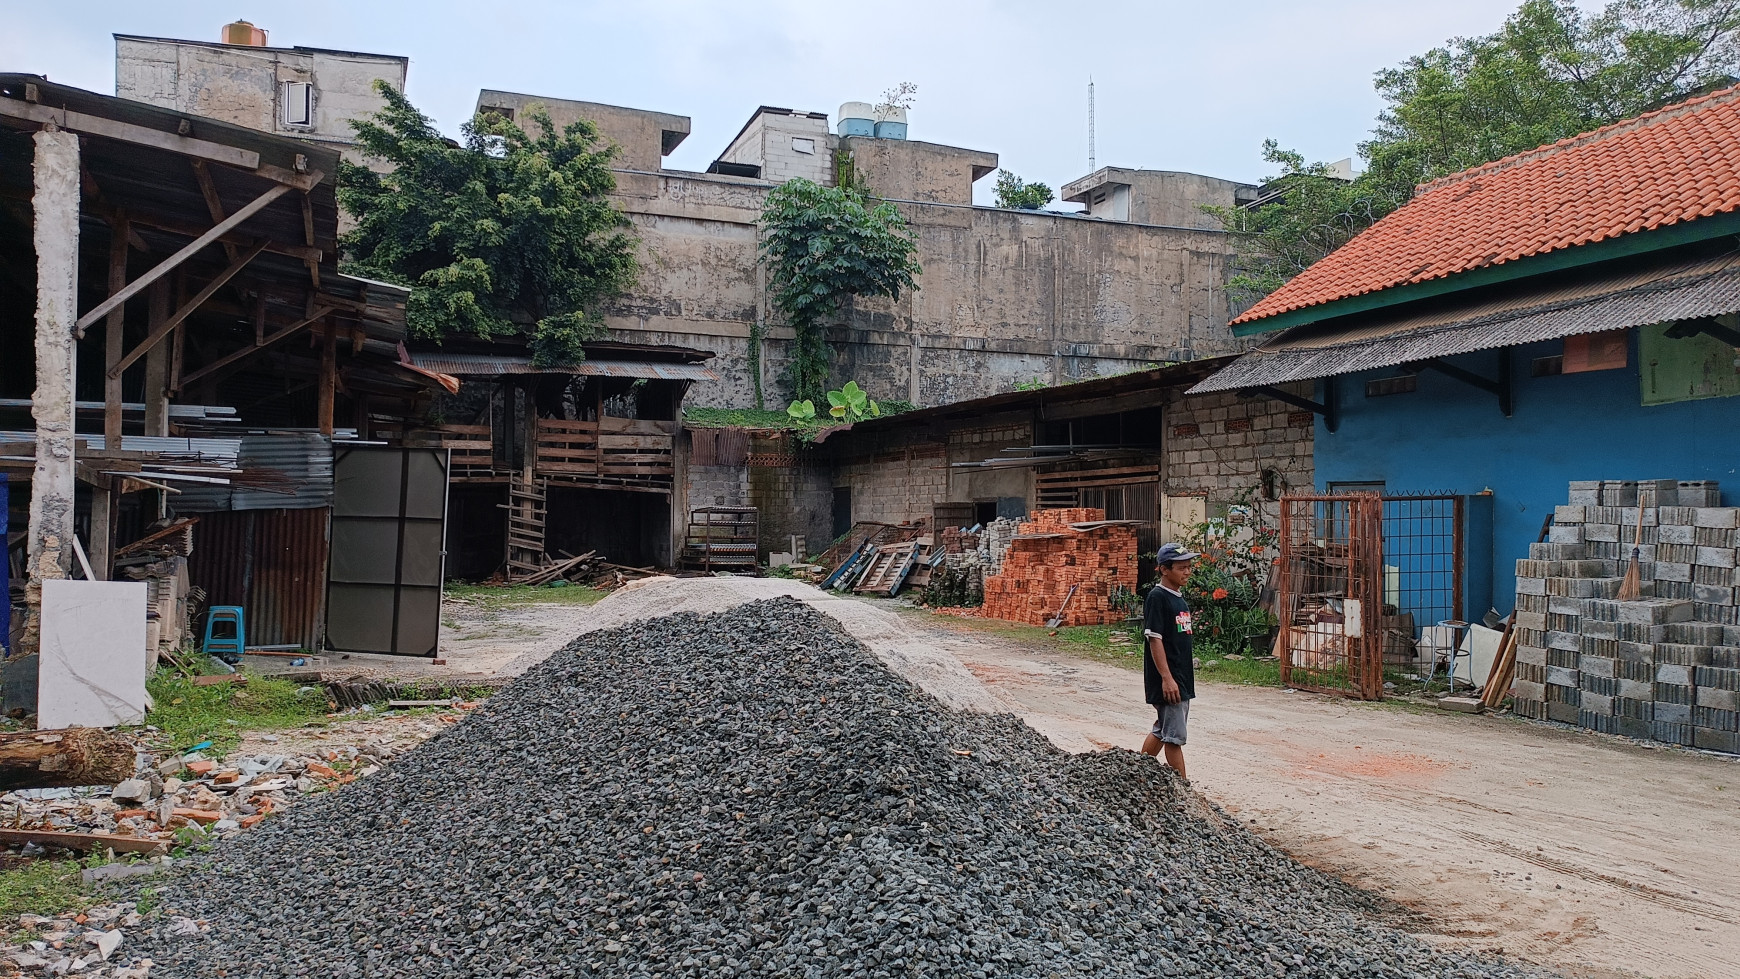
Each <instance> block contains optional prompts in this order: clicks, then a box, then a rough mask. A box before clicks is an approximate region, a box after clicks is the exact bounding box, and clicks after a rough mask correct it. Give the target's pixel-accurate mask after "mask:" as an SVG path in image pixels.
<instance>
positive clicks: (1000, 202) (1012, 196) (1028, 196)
mask: <svg viewBox="0 0 1740 979" xmlns="http://www.w3.org/2000/svg"><path fill="white" fill-rule="evenodd" d="M1051 201H1052V193H1051V188H1050V187H1047V186H1045V185H1044V184H1038V183H1034V184H1030V183H1028V182H1026V181H1024V180H1022V179H1021V178H1020V177H1017V176H1015V175H1014V174H1012V173H1010V172H1009V171H1007V170H998V171H997V206H998V207H1007V208H1012V209H1014V210H1017V211H1037V210H1039V209H1040V208H1042V207H1044V206H1045V205H1047V204H1050V203H1051Z"/></svg>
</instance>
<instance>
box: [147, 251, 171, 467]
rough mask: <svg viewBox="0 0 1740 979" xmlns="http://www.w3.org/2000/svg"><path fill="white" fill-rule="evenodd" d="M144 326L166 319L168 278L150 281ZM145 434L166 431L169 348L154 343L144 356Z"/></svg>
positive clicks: (161, 322) (167, 428)
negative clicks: (147, 314)
mask: <svg viewBox="0 0 1740 979" xmlns="http://www.w3.org/2000/svg"><path fill="white" fill-rule="evenodd" d="M149 295H150V304H149V319H148V320H147V321H146V323H147V326H148V327H149V328H150V329H152V330H155V329H157V328H158V327H159V326H161V325H163V323H165V322H167V321H168V319H169V280H168V279H158V280H157V281H156V282H153V283H151V292H150V294H149ZM145 434H146V435H156V436H164V435H168V434H169V348H168V347H165V346H163V345H162V344H158V345H157V346H155V347H152V348H151V352H150V353H148V354H146V355H145Z"/></svg>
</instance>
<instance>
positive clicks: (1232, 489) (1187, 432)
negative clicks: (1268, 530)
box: [1164, 383, 1317, 505]
mask: <svg viewBox="0 0 1740 979" xmlns="http://www.w3.org/2000/svg"><path fill="white" fill-rule="evenodd" d="M1286 390H1288V391H1290V392H1292V393H1297V394H1299V395H1301V396H1302V397H1307V398H1309V397H1311V396H1312V390H1311V385H1310V384H1309V383H1304V384H1298V385H1291V386H1288V387H1287V388H1286ZM1316 430H1317V420H1316V416H1314V415H1312V414H1311V413H1310V412H1308V411H1301V410H1299V409H1297V408H1294V407H1293V406H1292V405H1289V404H1286V403H1284V402H1281V401H1276V400H1273V399H1271V398H1248V399H1247V398H1240V397H1239V396H1238V395H1237V394H1236V393H1233V392H1230V391H1229V392H1225V393H1220V394H1197V395H1185V396H1184V397H1183V398H1182V399H1181V400H1179V401H1176V402H1174V403H1173V404H1171V405H1170V406H1169V409H1168V412H1167V419H1166V469H1165V475H1164V479H1165V481H1166V482H1165V485H1166V493H1167V495H1169V496H1200V495H1206V496H1207V497H1208V498H1209V503H1210V504H1211V505H1212V504H1214V503H1219V502H1225V501H1227V500H1229V499H1232V498H1233V497H1235V496H1237V495H1238V493H1239V491H1240V490H1243V489H1248V488H1250V487H1253V486H1259V485H1260V484H1261V483H1262V481H1263V473H1264V471H1265V470H1272V471H1273V473H1274V474H1275V477H1276V479H1275V486H1274V490H1275V493H1276V495H1280V494H1281V493H1283V492H1286V491H1288V490H1291V491H1293V492H1295V493H1309V492H1311V490H1312V488H1313V485H1314V484H1313V480H1314V478H1315V475H1316V471H1315V467H1314V466H1313V464H1312V455H1311V454H1312V446H1313V444H1314V442H1315V440H1316Z"/></svg>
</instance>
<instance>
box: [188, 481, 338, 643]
mask: <svg viewBox="0 0 1740 979" xmlns="http://www.w3.org/2000/svg"><path fill="white" fill-rule="evenodd" d="M331 513H332V511H331V510H330V509H329V508H327V507H321V508H318V509H310V510H237V511H225V512H219V513H209V514H205V515H203V516H201V517H200V521H199V524H198V526H197V527H195V528H194V543H193V553H192V554H191V555H190V556H189V557H188V577H189V580H191V581H192V583H193V584H195V585H198V586H199V587H200V588H203V589H204V590H205V593H206V599H205V605H206V607H208V608H209V607H211V606H213V605H239V606H241V607H242V609H243V617H244V619H245V620H246V625H247V641H248V644H249V645H253V646H276V645H291V644H294V645H297V646H301V647H303V648H306V649H310V650H312V649H318V648H320V644H321V639H322V633H323V629H324V624H325V619H326V614H325V613H326V564H327V551H328V549H329V538H328V533H327V526H328V522H329V518H330V516H331Z"/></svg>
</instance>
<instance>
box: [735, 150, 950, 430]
mask: <svg viewBox="0 0 1740 979" xmlns="http://www.w3.org/2000/svg"><path fill="white" fill-rule="evenodd" d="M761 230H762V240H761V253H762V255H763V256H764V257H765V258H766V260H767V264H768V269H769V272H770V274H771V279H772V283H771V285H772V294H773V305H774V307H775V308H776V309H778V310H779V312H780V313H781V315H783V316H784V317H785V320H786V322H787V323H788V324H790V325H791V327H792V328H793V329H794V330H796V331H797V335H796V337H795V339H794V340H793V342H792V350H791V357H790V360H789V362H788V365H787V368H786V380H787V382H788V384H789V386H790V388H791V396H792V398H793V399H794V400H810V401H815V400H820V399H821V397H822V396H823V394H824V392H825V391H826V388H827V382H828V374H829V371H830V370H831V369H832V367H833V351H832V349H831V347H830V346H829V344H828V340H827V336H826V335H825V332H824V330H825V326H826V323H825V321H826V320H827V318H828V317H831V316H833V315H834V314H835V313H837V312H839V310H840V307H841V306H842V305H844V304H845V302H846V301H847V300H848V299H849V298H850V297H852V296H887V297H889V298H891V299H898V298H900V292H901V290H903V289H916V288H917V283H916V281H915V280H916V278H917V276H918V275H919V273H920V271H921V270H920V268H919V264H918V259H917V257H916V252H917V250H918V245H917V243H916V242H915V241H914V240H913V236H912V233H911V232H910V231H909V230H908V229H907V226H906V220H905V219H904V218H902V217H901V216H900V211H898V210H897V209H896V208H895V207H894V205H893V204H890V203H888V202H887V201H883V200H877V199H876V198H874V197H872V196H871V195H870V194H869V193H868V192H867V191H866V190H864V189H863V188H862V187H861V186H858V185H857V184H856V183H846V184H844V185H841V186H836V187H823V186H821V185H820V184H817V183H814V182H812V181H809V180H804V179H801V178H799V179H796V180H788V181H786V182H785V183H783V184H780V185H779V186H778V187H775V188H774V189H773V190H772V191H771V192H770V193H769V194H768V195H767V202H766V204H765V205H764V206H763V208H762V212H761Z"/></svg>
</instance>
